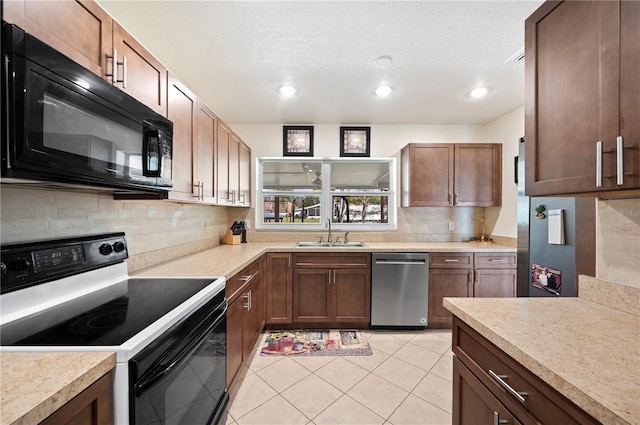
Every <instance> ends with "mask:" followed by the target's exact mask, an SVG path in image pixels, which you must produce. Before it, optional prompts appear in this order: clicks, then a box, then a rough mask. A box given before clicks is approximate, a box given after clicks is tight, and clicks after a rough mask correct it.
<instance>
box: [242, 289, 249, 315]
mask: <svg viewBox="0 0 640 425" xmlns="http://www.w3.org/2000/svg"><path fill="white" fill-rule="evenodd" d="M242 298H244V299H245V300H247V302H246V303H244V305H243V307H244V308H246V309H247V311H249V310H251V295H250V292H249V291H247V292H245V293H244V294H242Z"/></svg>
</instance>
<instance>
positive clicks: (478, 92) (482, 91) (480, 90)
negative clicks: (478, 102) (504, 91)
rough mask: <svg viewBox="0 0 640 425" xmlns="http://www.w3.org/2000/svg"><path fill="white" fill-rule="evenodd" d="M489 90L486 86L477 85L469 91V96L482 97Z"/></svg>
mask: <svg viewBox="0 0 640 425" xmlns="http://www.w3.org/2000/svg"><path fill="white" fill-rule="evenodd" d="M488 92H489V90H487V88H486V87H478V88H477V89H473V90H472V91H471V97H476V98H478V97H482V96H484V95H486V94H487V93H488Z"/></svg>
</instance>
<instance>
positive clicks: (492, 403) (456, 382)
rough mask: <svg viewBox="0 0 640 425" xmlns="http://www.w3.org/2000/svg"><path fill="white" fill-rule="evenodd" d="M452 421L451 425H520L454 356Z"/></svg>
mask: <svg viewBox="0 0 640 425" xmlns="http://www.w3.org/2000/svg"><path fill="white" fill-rule="evenodd" d="M452 419H453V421H452V423H453V425H487V424H514V425H518V424H521V422H520V421H518V420H517V419H516V418H515V417H514V416H513V415H512V414H511V412H509V410H507V408H506V407H505V406H504V405H503V404H502V403H500V401H499V400H498V399H497V398H496V397H495V396H494V395H493V394H492V393H491V392H490V391H489V390H488V389H487V388H486V387H485V386H484V385H483V384H482V383H481V382H480V381H479V380H478V378H476V377H475V376H474V375H473V373H471V372H470V371H469V369H467V368H466V366H465V365H463V364H462V362H461V361H460V360H458V358H457V357H456V356H454V357H453V418H452Z"/></svg>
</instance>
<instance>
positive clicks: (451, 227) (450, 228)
mask: <svg viewBox="0 0 640 425" xmlns="http://www.w3.org/2000/svg"><path fill="white" fill-rule="evenodd" d="M455 228H456V226H455V222H453V221H450V222H449V230H455Z"/></svg>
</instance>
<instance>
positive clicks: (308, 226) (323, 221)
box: [254, 157, 397, 232]
mask: <svg viewBox="0 0 640 425" xmlns="http://www.w3.org/2000/svg"><path fill="white" fill-rule="evenodd" d="M264 162H318V163H320V164H321V179H322V186H321V190H320V192H313V191H311V190H309V191H304V190H300V191H264V190H263V183H264V179H263V163H264ZM348 162H352V163H367V162H371V163H373V162H377V163H379V162H387V163H388V164H389V190H386V191H384V190H380V191H373V192H371V191H357V190H354V191H353V192H340V191H332V190H331V164H333V163H348ZM256 171H257V172H256V191H255V193H256V208H255V217H254V219H255V221H254V223H255V228H256V230H268V231H274V230H285V231H292V230H295V231H300V232H303V231H307V232H323V231H325V230H326V228H327V219H329V218H330V217H332V211H331V206H332V205H333V202H332V201H333V197H334V196H362V195H366V196H386V197H387V201H388V203H387V208H388V212H387V214H388V222H387V223H366V224H365V223H337V222H332V223H331V228H332V230H337V231H343V232H346V231H349V232H365V231H369V232H371V231H373V232H375V231H388V230H396V229H397V190H396V158H351V157H349V158H290V157H262V158H256ZM265 195H267V196H317V197H319V198H320V221H319V222H318V223H284V222H273V223H265V222H264V197H265Z"/></svg>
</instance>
